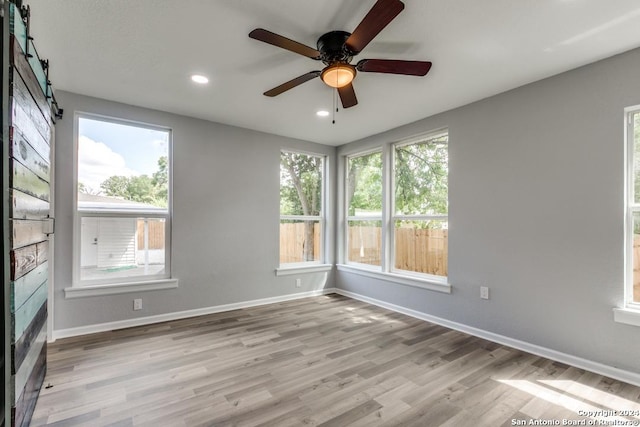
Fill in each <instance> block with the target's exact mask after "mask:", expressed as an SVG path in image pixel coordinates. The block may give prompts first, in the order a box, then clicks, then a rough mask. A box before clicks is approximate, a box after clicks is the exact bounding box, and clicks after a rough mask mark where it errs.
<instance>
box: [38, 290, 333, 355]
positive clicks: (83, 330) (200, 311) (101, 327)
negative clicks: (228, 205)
mask: <svg viewBox="0 0 640 427" xmlns="http://www.w3.org/2000/svg"><path fill="white" fill-rule="evenodd" d="M332 293H336V289H334V288H326V289H318V290H315V291H309V292H301V293H297V294H289V295H282V296H277V297H271V298H262V299H256V300H251V301H243V302H237V303H233V304H224V305H217V306H213V307H205V308H197V309H194V310H186V311H176V312H173V313H166V314H158V315H155V316H146V317H138V318H136V319H127V320H119V321H116V322H108V323H99V324H94V325H87V326H80V327H77V328H68V329H58V330H54V331H53V336H52V340H51V341H50V342H53V341H55V340H57V339H60V338H69V337H76V336H79V335H87V334H94V333H96V332H107V331H115V330H117V329H124V328H131V327H134V326H144V325H150V324H153V323H160V322H167V321H169V320H179V319H186V318H189V317H196V316H203V315H206V314H213V313H222V312H224V311H231V310H238V309H241V308H249V307H256V306H259V305H266V304H274V303H278V302H284V301H291V300H296V299H300V298H307V297H315V296H318V295H327V294H332Z"/></svg>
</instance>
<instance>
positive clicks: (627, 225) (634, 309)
mask: <svg viewBox="0 0 640 427" xmlns="http://www.w3.org/2000/svg"><path fill="white" fill-rule="evenodd" d="M635 114H640V105H638V106H634V107H629V108H625V122H624V123H625V124H624V130H625V132H624V143H625V172H624V173H625V180H624V182H625V221H624V234H625V238H624V242H625V250H624V254H625V259H624V302H623V306H622V307H616V308H614V319H615V321H616V322H620V323H626V324H630V325H636V326H640V303H638V302H634V301H633V215H634V213H640V203H637V202H636V201H635V200H634V199H635V195H634V188H635V185H634V154H635V153H634V123H633V116H634V115H635Z"/></svg>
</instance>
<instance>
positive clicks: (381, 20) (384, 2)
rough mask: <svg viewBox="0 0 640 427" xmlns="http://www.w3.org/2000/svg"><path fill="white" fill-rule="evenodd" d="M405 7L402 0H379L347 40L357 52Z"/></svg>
mask: <svg viewBox="0 0 640 427" xmlns="http://www.w3.org/2000/svg"><path fill="white" fill-rule="evenodd" d="M403 9H404V3H402V2H401V1H400V0H378V1H377V2H376V4H374V5H373V7H372V8H371V10H370V11H369V13H367V15H366V16H365V17H364V19H363V20H362V21H361V22H360V24H358V26H357V27H356V29H355V30H353V33H351V35H350V36H349V38H348V39H347V41H346V42H345V46H346V47H347V49H349V50H350V51H351V52H352V53H354V54H357V53H359V52H361V51H362V49H364V48H365V46H366V45H368V44H369V42H370V41H371V40H373V38H374V37H375V36H377V35H378V33H379V32H380V31H382V29H383V28H384V27H386V26H387V25H388V24H389V23H390V22H391V21H393V19H394V18H395V17H396V16H398V14H399V13H400V12H402V10H403Z"/></svg>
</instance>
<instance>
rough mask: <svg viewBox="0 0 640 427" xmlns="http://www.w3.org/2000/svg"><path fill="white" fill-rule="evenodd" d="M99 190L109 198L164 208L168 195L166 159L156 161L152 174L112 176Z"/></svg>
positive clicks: (164, 157) (161, 158)
mask: <svg viewBox="0 0 640 427" xmlns="http://www.w3.org/2000/svg"><path fill="white" fill-rule="evenodd" d="M100 188H102V190H104V192H105V194H106V195H107V196H110V197H119V198H122V199H124V200H131V201H134V202H139V203H145V204H149V205H154V206H159V207H166V206H167V194H168V191H167V189H168V171H167V157H166V156H163V157H160V158H159V159H158V170H157V171H156V172H154V173H153V174H152V176H151V177H149V176H148V175H138V176H131V177H126V176H118V175H113V176H110V177H109V178H107V179H106V180H104V181H103V182H102V183H101V184H100Z"/></svg>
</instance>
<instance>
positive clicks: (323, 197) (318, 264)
mask: <svg viewBox="0 0 640 427" xmlns="http://www.w3.org/2000/svg"><path fill="white" fill-rule="evenodd" d="M282 153H295V154H301V155H305V156H310V157H317V158H319V159H320V160H321V166H320V172H321V173H322V179H321V183H320V185H321V189H320V203H321V206H320V213H319V215H282V214H280V215H279V220H278V230H280V224H282V221H283V220H291V221H318V223H319V224H320V239H319V240H320V241H319V245H320V253H319V255H320V256H319V259H318V260H315V261H302V262H291V263H280V246H279V245H278V268H276V276H286V275H292V274H300V273H315V272H324V271H328V270H331V268H332V266H331V265H330V264H326V259H327V242H326V236H327V219H326V212H327V202H328V201H327V182H328V181H327V180H328V173H327V172H328V165H327V163H328V162H327V156H326V155H325V154H319V153H313V152H309V151H302V150H296V149H289V148H283V149H281V150H280V156H282ZM280 158H281V157H279V159H278V160H279V161H280ZM278 164H280V163H278ZM278 170H279V169H278ZM278 188H279V187H278ZM279 237H280V232H279V231H278V241H279Z"/></svg>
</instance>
